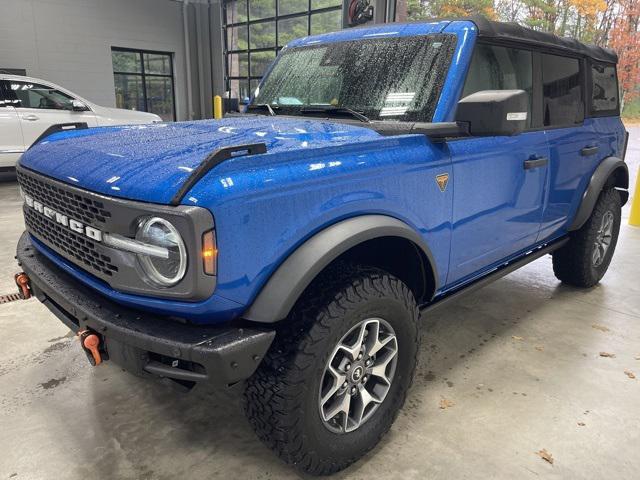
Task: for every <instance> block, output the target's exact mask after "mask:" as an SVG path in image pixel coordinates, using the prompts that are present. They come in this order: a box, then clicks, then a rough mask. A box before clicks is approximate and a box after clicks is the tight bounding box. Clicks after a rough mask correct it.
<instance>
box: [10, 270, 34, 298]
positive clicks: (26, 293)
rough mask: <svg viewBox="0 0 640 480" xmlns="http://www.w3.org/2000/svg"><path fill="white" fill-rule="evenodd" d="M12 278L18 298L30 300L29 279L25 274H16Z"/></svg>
mask: <svg viewBox="0 0 640 480" xmlns="http://www.w3.org/2000/svg"><path fill="white" fill-rule="evenodd" d="M13 278H14V280H15V281H16V285H17V286H18V290H20V296H21V297H22V298H23V300H27V299H28V298H31V288H29V277H28V276H27V274H26V273H24V272H20V273H16V274H15V276H14V277H13Z"/></svg>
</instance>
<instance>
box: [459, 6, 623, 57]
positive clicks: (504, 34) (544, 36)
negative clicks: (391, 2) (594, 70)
mask: <svg viewBox="0 0 640 480" xmlns="http://www.w3.org/2000/svg"><path fill="white" fill-rule="evenodd" d="M458 20H469V21H471V22H473V23H475V24H476V26H477V27H478V36H479V38H490V39H496V40H504V41H509V42H517V43H523V44H527V45H536V46H538V47H541V48H543V49H548V50H555V51H558V50H562V51H565V52H570V53H575V54H578V55H581V56H585V57H590V58H593V59H594V60H598V61H601V62H607V63H618V55H617V54H616V52H615V51H613V50H611V49H610V48H602V47H597V46H595V45H587V44H584V43H582V42H579V41H578V40H576V39H574V38H568V37H558V36H557V35H553V34H551V33H545V32H539V31H537V30H532V29H530V28H526V27H523V26H522V25H518V24H517V23H505V22H494V21H492V20H488V19H486V18H485V17H482V16H474V17H469V18H460V19H458Z"/></svg>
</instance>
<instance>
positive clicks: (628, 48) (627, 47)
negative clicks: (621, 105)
mask: <svg viewBox="0 0 640 480" xmlns="http://www.w3.org/2000/svg"><path fill="white" fill-rule="evenodd" d="M639 27H640V0H618V11H617V13H616V16H615V19H614V20H613V26H612V28H611V33H610V39H609V46H610V47H611V48H613V49H614V50H615V51H616V52H617V53H618V57H619V61H618V81H619V82H620V90H621V92H622V99H623V102H628V101H629V100H632V99H634V98H635V97H637V96H638V95H640V91H639V90H638V84H639V83H640V31H639Z"/></svg>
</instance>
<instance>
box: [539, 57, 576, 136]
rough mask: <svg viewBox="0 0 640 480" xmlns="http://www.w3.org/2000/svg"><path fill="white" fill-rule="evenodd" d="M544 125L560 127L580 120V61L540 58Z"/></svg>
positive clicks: (563, 58)
mask: <svg viewBox="0 0 640 480" xmlns="http://www.w3.org/2000/svg"><path fill="white" fill-rule="evenodd" d="M542 91H543V96H544V107H543V116H544V125H545V126H546V127H562V126H570V125H575V124H577V123H581V122H582V121H583V120H584V103H583V96H582V80H581V76H580V61H579V60H578V59H577V58H568V57H562V56H560V55H549V54H542Z"/></svg>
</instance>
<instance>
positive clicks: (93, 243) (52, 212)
mask: <svg viewBox="0 0 640 480" xmlns="http://www.w3.org/2000/svg"><path fill="white" fill-rule="evenodd" d="M16 171H17V175H18V183H19V184H20V188H21V190H22V192H23V193H24V194H25V197H26V198H25V203H24V206H23V212H24V221H25V224H26V226H27V231H28V232H29V234H30V235H32V236H33V238H34V239H35V240H38V241H40V242H41V243H42V244H43V245H44V246H46V247H47V248H49V249H51V250H52V251H53V252H55V253H56V254H57V255H59V256H60V257H61V258H64V259H66V260H67V261H69V262H70V263H72V264H73V265H74V266H76V267H77V268H78V269H82V270H84V271H86V272H87V273H89V274H91V275H93V276H95V277H96V278H98V279H100V280H102V281H104V282H105V283H107V284H108V285H109V286H110V287H111V288H112V289H113V290H116V291H120V292H126V293H132V294H138V295H150V296H154V297H163V298H175V299H186V300H204V299H205V298H208V297H209V296H210V295H211V293H212V292H213V290H214V288H215V284H216V277H215V276H213V275H206V274H205V273H204V272H203V270H202V262H201V261H200V260H199V257H198V256H197V255H192V256H189V257H188V258H189V259H188V262H189V263H188V266H187V275H186V276H185V278H184V279H183V280H182V281H181V282H179V283H178V284H177V285H176V286H174V287H171V288H167V289H162V290H160V289H158V288H156V287H154V286H152V285H149V284H147V283H146V282H145V281H144V279H143V278H142V276H141V275H140V271H139V262H138V256H137V255H136V254H135V253H132V252H128V251H125V250H120V249H117V248H114V247H111V246H109V245H106V244H105V243H104V242H102V241H99V240H96V238H100V235H99V234H100V233H101V234H102V235H105V234H107V233H108V234H117V235H123V236H125V237H129V238H133V237H134V236H135V233H136V228H137V225H138V224H139V222H140V219H141V218H146V217H149V216H160V217H162V218H166V219H167V220H168V221H170V222H171V223H173V225H175V226H176V228H177V229H178V230H179V231H180V232H181V235H182V238H183V240H184V242H185V244H186V246H187V250H188V251H194V252H197V251H200V250H201V249H202V244H201V238H202V232H207V231H209V230H212V229H213V228H214V224H213V217H212V216H211V213H210V212H209V211H208V210H206V209H204V208H200V207H192V206H182V205H180V206H176V207H169V206H166V205H157V204H152V203H146V202H139V201H135V200H129V199H123V198H118V197H111V196H108V195H103V194H100V193H97V192H92V191H89V190H85V189H82V188H79V187H76V186H75V185H72V184H70V183H64V182H61V181H59V180H55V179H53V178H49V177H46V176H44V175H41V174H39V173H37V172H34V171H32V170H29V169H27V168H24V167H23V166H22V165H20V164H18V165H17V167H16ZM27 196H28V197H27ZM31 200H33V201H31ZM36 202H37V203H36ZM72 220H73V221H74V222H78V223H79V224H80V225H76V224H75V223H72ZM65 224H66V225H65ZM94 229H95V230H94ZM96 230H97V232H96Z"/></svg>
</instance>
